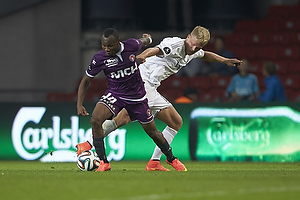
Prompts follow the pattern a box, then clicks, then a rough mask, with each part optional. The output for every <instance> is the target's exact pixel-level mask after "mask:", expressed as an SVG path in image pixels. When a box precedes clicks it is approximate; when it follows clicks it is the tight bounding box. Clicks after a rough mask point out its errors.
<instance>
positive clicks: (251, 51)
mask: <svg viewBox="0 0 300 200" xmlns="http://www.w3.org/2000/svg"><path fill="white" fill-rule="evenodd" d="M231 50H232V52H233V54H234V55H235V57H237V58H239V59H241V58H247V59H249V60H250V59H255V58H256V48H255V47H253V46H243V47H233V48H231Z"/></svg>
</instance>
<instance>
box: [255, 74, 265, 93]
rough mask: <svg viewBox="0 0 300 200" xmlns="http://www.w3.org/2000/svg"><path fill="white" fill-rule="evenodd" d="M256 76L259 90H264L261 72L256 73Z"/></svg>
mask: <svg viewBox="0 0 300 200" xmlns="http://www.w3.org/2000/svg"><path fill="white" fill-rule="evenodd" d="M256 77H257V81H258V87H259V90H260V91H264V90H265V88H266V85H265V82H264V79H265V77H264V76H263V75H262V74H257V75H256Z"/></svg>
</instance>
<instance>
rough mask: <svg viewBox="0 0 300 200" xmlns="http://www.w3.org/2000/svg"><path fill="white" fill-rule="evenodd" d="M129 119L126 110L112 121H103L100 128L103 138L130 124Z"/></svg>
mask: <svg viewBox="0 0 300 200" xmlns="http://www.w3.org/2000/svg"><path fill="white" fill-rule="evenodd" d="M130 121H131V120H130V117H129V115H128V112H127V110H126V109H122V110H121V111H120V112H119V113H118V115H117V116H116V117H114V118H113V119H112V120H105V121H104V123H103V125H102V128H103V130H104V134H105V136H107V135H108V134H110V133H111V132H113V131H114V130H116V129H117V128H120V127H122V126H124V125H126V124H128V123H129V122H130Z"/></svg>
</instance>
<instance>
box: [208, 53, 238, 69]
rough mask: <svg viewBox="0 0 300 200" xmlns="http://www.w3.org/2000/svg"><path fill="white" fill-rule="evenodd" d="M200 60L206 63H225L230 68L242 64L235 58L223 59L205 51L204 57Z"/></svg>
mask: <svg viewBox="0 0 300 200" xmlns="http://www.w3.org/2000/svg"><path fill="white" fill-rule="evenodd" d="M202 59H203V60H205V61H207V62H220V63H225V64H226V65H228V66H232V67H233V66H236V65H240V64H241V63H242V61H241V60H238V59H236V58H225V57H223V56H220V55H218V54H216V53H213V52H210V51H205V54H204V57H203V58H202Z"/></svg>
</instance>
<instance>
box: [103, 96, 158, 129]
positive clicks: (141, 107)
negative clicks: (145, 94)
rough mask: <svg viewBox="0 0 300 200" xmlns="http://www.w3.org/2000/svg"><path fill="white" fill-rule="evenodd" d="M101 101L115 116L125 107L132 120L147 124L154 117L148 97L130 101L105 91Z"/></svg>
mask: <svg viewBox="0 0 300 200" xmlns="http://www.w3.org/2000/svg"><path fill="white" fill-rule="evenodd" d="M99 103H103V104H104V105H105V106H106V107H107V108H108V109H109V110H110V111H111V112H112V113H113V115H114V116H115V115H117V114H118V113H119V112H120V111H121V110H122V109H123V108H125V109H126V110H127V112H128V114H129V116H130V119H131V121H139V122H140V123H142V124H147V123H149V122H151V121H153V119H154V117H153V115H152V113H151V111H150V108H149V105H148V99H147V98H145V99H144V100H138V101H137V100H135V101H130V100H125V99H121V98H120V97H118V96H114V95H113V94H112V93H110V92H105V94H104V95H103V96H102V97H101V98H100V100H99Z"/></svg>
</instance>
